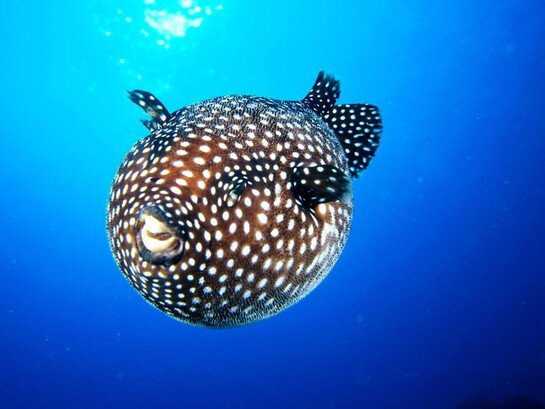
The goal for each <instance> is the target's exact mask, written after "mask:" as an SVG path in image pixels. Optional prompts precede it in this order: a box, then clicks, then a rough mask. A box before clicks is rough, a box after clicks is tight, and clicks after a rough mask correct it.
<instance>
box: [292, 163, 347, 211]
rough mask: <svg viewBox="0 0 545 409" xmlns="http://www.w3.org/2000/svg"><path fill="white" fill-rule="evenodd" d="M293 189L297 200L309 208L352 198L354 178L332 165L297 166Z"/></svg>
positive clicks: (293, 178)
mask: <svg viewBox="0 0 545 409" xmlns="http://www.w3.org/2000/svg"><path fill="white" fill-rule="evenodd" d="M291 189H292V192H293V194H294V196H295V201H296V202H298V204H300V205H302V206H304V207H306V208H309V209H311V208H313V207H315V206H317V205H319V204H320V203H327V202H332V201H341V202H344V203H349V202H350V201H351V200H352V180H351V179H350V177H348V175H346V174H345V173H344V172H343V171H341V170H340V169H338V168H336V167H335V166H330V165H319V166H299V167H296V168H295V169H294V170H293V173H292V175H291Z"/></svg>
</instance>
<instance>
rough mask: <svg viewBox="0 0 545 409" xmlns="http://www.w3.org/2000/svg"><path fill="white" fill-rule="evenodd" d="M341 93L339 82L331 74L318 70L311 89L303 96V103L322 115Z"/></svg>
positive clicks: (331, 106) (329, 108)
mask: <svg viewBox="0 0 545 409" xmlns="http://www.w3.org/2000/svg"><path fill="white" fill-rule="evenodd" d="M340 95H341V84H340V82H339V81H337V80H336V79H335V78H334V77H333V76H332V75H329V74H325V73H324V72H323V71H320V73H319V74H318V78H316V81H315V82H314V85H313V86H312V89H311V90H310V91H309V93H308V94H307V96H306V97H305V98H303V101H302V102H303V104H305V105H307V106H308V107H309V108H310V109H312V110H313V111H314V112H316V113H317V114H318V115H319V116H321V117H323V116H324V115H325V114H326V113H328V112H329V111H330V110H331V108H333V106H334V105H335V102H337V99H339V96H340Z"/></svg>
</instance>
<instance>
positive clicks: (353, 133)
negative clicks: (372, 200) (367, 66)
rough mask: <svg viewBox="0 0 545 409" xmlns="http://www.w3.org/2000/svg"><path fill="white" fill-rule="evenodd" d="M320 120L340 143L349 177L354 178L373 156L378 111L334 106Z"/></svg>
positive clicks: (377, 135) (361, 106) (379, 128)
mask: <svg viewBox="0 0 545 409" xmlns="http://www.w3.org/2000/svg"><path fill="white" fill-rule="evenodd" d="M323 119H324V121H325V122H326V123H327V124H328V125H329V127H330V128H331V129H332V130H333V132H335V135H337V138H339V141H340V142H341V145H342V147H343V149H344V152H345V154H346V157H347V158H348V166H349V167H350V174H351V176H353V177H358V175H359V172H361V171H362V170H364V169H365V168H367V166H368V165H369V162H370V161H371V159H372V158H373V156H375V152H376V151H377V148H378V145H379V142H380V134H381V133H382V118H381V117H380V112H379V109H378V108H377V107H376V106H374V105H370V104H342V105H335V106H334V107H333V108H332V109H331V110H330V111H329V112H328V113H327V114H325V115H324V116H323Z"/></svg>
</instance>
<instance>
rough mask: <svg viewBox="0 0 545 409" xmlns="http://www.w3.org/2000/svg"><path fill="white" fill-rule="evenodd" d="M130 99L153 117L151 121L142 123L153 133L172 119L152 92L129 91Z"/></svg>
mask: <svg viewBox="0 0 545 409" xmlns="http://www.w3.org/2000/svg"><path fill="white" fill-rule="evenodd" d="M129 99H130V100H131V101H132V102H134V103H135V104H136V105H138V106H139V107H140V108H142V109H143V110H144V111H146V113H147V114H148V115H150V116H151V119H150V120H143V121H142V123H143V124H144V126H145V127H146V128H148V129H149V130H150V131H151V132H153V131H155V130H157V129H159V128H161V127H162V126H163V125H164V124H165V123H166V122H167V121H168V120H169V119H170V117H171V115H170V113H169V112H168V109H166V107H165V106H164V105H163V103H162V102H161V101H159V100H158V99H157V98H156V97H155V96H154V95H153V94H152V93H150V92H147V91H140V90H134V91H129Z"/></svg>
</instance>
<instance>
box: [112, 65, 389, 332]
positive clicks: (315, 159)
mask: <svg viewBox="0 0 545 409" xmlns="http://www.w3.org/2000/svg"><path fill="white" fill-rule="evenodd" d="M339 95H340V86H339V82H338V81H337V80H336V79H335V78H334V77H332V76H330V75H325V74H324V73H323V72H320V74H319V75H318V78H317V79H316V81H315V83H314V86H313V87H312V89H311V90H310V92H309V93H308V94H307V95H306V96H305V97H304V98H303V99H302V100H301V101H281V100H276V99H269V98H262V97H255V96H243V95H231V96H225V97H219V98H213V99H209V100H206V101H203V102H199V103H196V104H194V105H190V106H188V107H185V108H182V109H179V110H178V111H175V112H172V113H171V112H169V111H168V110H167V108H166V107H165V106H164V105H163V104H162V103H161V102H160V101H159V100H158V99H157V98H156V97H155V96H154V95H152V94H151V93H149V92H145V91H138V90H135V91H131V92H129V97H130V99H131V100H132V101H133V102H134V103H136V104H137V105H139V106H140V107H142V108H143V109H144V110H145V111H146V113H147V114H149V115H150V117H151V118H150V119H149V120H144V121H142V122H143V123H144V125H145V126H146V127H147V128H148V129H149V131H150V135H149V136H147V137H145V138H143V139H142V140H140V141H138V142H137V143H136V144H135V145H134V146H133V148H132V149H131V150H130V152H129V153H128V154H127V156H126V157H125V159H124V160H123V162H122V164H121V166H120V167H119V170H118V172H117V175H116V176H115V179H114V181H113V185H112V187H111V191H110V200H109V204H108V216H107V219H108V220H107V224H108V226H107V228H108V233H109V240H110V245H111V249H112V252H113V254H114V257H115V259H116V261H117V264H118V266H119V268H120V270H121V271H122V272H123V274H124V275H125V277H126V278H127V279H128V280H129V282H130V283H131V285H132V286H133V287H134V288H135V289H136V290H137V291H138V292H139V293H140V294H141V295H142V296H143V297H144V298H145V299H146V300H147V301H149V302H150V303H151V304H153V305H154V306H155V307H157V308H159V309H160V310H162V311H164V312H165V313H167V314H169V315H171V316H172V317H175V318H177V319H179V320H181V321H184V322H186V323H190V324H194V325H200V326H205V327H215V328H225V327H233V326H239V325H244V324H249V323H252V322H254V321H257V320H261V319H264V318H267V317H270V316H272V315H275V314H277V313H279V312H280V311H282V310H284V309H286V308H287V307H289V306H291V305H293V304H294V303H296V302H297V301H299V300H301V299H302V298H303V297H305V296H306V295H307V294H308V293H309V292H311V291H312V290H313V289H314V288H315V287H316V286H317V285H318V284H319V283H320V282H321V281H322V280H323V279H324V277H325V276H326V275H327V274H328V273H329V271H330V270H331V268H332V267H333V265H334V264H335V262H336V261H337V259H338V258H339V255H340V254H341V251H342V250H343V247H344V245H345V243H346V240H347V237H348V233H349V230H350V225H351V222H352V212H353V204H354V201H353V195H352V179H353V178H357V177H358V175H359V173H360V172H361V171H362V170H364V169H365V168H366V167H367V166H368V164H369V161H370V160H371V158H372V157H373V156H374V155H375V151H376V150H377V147H378V145H379V139H380V134H381V131H382V121H381V117H380V114H379V110H378V108H377V107H376V106H373V105H370V104H342V105H337V104H336V101H337V99H338V98H339Z"/></svg>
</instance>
